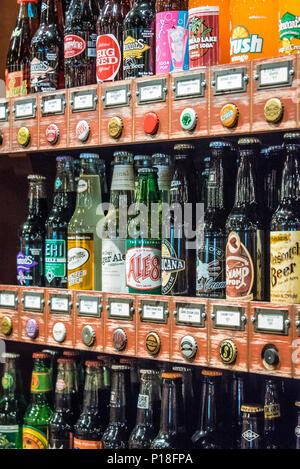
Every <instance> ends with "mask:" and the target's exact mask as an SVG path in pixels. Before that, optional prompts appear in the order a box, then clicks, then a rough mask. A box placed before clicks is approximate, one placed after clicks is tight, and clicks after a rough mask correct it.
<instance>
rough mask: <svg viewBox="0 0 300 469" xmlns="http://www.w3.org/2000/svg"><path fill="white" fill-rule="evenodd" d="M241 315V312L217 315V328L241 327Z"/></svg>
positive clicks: (224, 312)
mask: <svg viewBox="0 0 300 469" xmlns="http://www.w3.org/2000/svg"><path fill="white" fill-rule="evenodd" d="M240 325H241V313H240V312H239V311H222V310H221V309H220V310H218V311H217V313H216V326H233V327H240Z"/></svg>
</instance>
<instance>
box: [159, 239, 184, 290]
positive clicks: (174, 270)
mask: <svg viewBox="0 0 300 469" xmlns="http://www.w3.org/2000/svg"><path fill="white" fill-rule="evenodd" d="M174 241H175V242H176V240H174ZM161 256H162V258H161V282H162V294H163V295H167V294H168V293H169V292H170V291H171V290H173V289H174V288H175V289H176V282H177V279H178V273H179V272H183V271H184V270H185V268H186V263H185V260H184V259H178V256H177V253H176V250H175V248H174V246H172V244H171V243H170V242H169V241H168V240H166V239H164V240H163V241H162V245H161Z"/></svg>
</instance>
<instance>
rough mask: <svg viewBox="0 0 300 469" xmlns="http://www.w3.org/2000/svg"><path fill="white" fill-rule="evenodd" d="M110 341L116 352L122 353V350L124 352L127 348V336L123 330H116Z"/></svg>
mask: <svg viewBox="0 0 300 469" xmlns="http://www.w3.org/2000/svg"><path fill="white" fill-rule="evenodd" d="M112 340H113V344H114V347H115V349H116V350H117V351H118V352H122V351H123V350H125V348H126V346H127V335H126V332H125V331H124V330H123V329H121V328H118V329H116V330H115V331H114V333H113V338H112Z"/></svg>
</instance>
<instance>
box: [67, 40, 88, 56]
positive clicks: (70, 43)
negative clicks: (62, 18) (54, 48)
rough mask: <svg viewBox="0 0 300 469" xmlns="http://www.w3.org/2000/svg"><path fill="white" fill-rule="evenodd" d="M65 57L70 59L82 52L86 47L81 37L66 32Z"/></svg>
mask: <svg viewBox="0 0 300 469" xmlns="http://www.w3.org/2000/svg"><path fill="white" fill-rule="evenodd" d="M64 48H65V52H64V53H65V59H71V58H72V57H76V55H80V54H82V52H84V51H85V49H86V42H85V40H84V39H82V37H80V36H76V35H75V34H68V35H67V36H65V39H64Z"/></svg>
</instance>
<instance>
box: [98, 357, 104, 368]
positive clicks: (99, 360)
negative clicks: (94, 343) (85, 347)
mask: <svg viewBox="0 0 300 469" xmlns="http://www.w3.org/2000/svg"><path fill="white" fill-rule="evenodd" d="M97 362H98V363H99V365H100V366H103V365H104V361H103V360H101V359H99V358H97Z"/></svg>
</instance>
